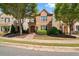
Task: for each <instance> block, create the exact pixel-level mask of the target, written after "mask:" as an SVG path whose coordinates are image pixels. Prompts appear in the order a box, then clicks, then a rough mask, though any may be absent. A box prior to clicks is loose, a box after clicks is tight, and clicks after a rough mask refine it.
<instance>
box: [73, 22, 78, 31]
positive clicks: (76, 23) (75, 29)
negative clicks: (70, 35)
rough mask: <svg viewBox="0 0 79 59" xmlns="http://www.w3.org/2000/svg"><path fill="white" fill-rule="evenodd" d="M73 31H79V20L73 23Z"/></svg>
mask: <svg viewBox="0 0 79 59" xmlns="http://www.w3.org/2000/svg"><path fill="white" fill-rule="evenodd" d="M73 31H74V32H75V31H79V22H75V23H74V25H73Z"/></svg>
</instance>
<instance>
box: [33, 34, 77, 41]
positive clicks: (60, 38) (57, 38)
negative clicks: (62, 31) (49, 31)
mask: <svg viewBox="0 0 79 59" xmlns="http://www.w3.org/2000/svg"><path fill="white" fill-rule="evenodd" d="M34 39H39V40H72V39H79V38H62V37H51V36H48V35H38V36H36V37H35V38H34Z"/></svg>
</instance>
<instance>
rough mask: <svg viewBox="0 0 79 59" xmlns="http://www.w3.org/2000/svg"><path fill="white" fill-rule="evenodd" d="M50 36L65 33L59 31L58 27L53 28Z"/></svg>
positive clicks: (49, 32)
mask: <svg viewBox="0 0 79 59" xmlns="http://www.w3.org/2000/svg"><path fill="white" fill-rule="evenodd" d="M48 34H53V35H58V34H63V33H62V31H61V30H58V29H57V28H56V27H53V28H51V29H50V30H49V31H48Z"/></svg>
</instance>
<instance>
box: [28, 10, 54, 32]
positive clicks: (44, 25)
mask: <svg viewBox="0 0 79 59" xmlns="http://www.w3.org/2000/svg"><path fill="white" fill-rule="evenodd" d="M52 18H53V14H50V13H48V12H47V11H46V10H45V9H43V10H42V11H41V12H40V13H39V14H38V15H37V16H36V17H35V18H34V19H33V20H32V21H33V22H30V23H29V26H30V27H29V30H30V32H34V31H35V30H49V29H51V28H52Z"/></svg>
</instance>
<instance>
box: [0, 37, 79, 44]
mask: <svg viewBox="0 0 79 59" xmlns="http://www.w3.org/2000/svg"><path fill="white" fill-rule="evenodd" d="M0 38H3V39H9V40H17V41H29V42H38V43H64V44H79V40H78V39H77V40H75V39H73V40H72V39H71V40H39V39H29V38H6V37H0Z"/></svg>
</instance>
